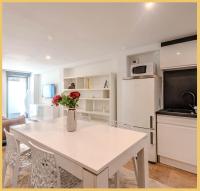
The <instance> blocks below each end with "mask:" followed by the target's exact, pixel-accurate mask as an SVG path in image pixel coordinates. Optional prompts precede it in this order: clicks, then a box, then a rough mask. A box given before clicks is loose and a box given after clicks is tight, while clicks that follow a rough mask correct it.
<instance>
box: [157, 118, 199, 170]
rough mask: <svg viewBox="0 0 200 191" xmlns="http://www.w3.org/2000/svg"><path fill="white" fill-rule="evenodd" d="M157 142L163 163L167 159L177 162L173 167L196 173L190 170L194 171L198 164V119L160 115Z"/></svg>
mask: <svg viewBox="0 0 200 191" xmlns="http://www.w3.org/2000/svg"><path fill="white" fill-rule="evenodd" d="M157 140H158V155H159V156H160V157H161V162H162V158H167V159H169V160H168V161H175V162H176V165H173V164H175V163H172V166H175V167H178V168H182V169H184V170H188V171H192V172H194V170H190V169H194V168H195V167H196V162H197V155H196V118H187V117H177V116H167V115H158V116H157ZM164 161H165V162H166V160H164ZM165 162H163V163H165ZM178 162H180V164H178ZM167 164H169V165H170V163H167ZM177 165H178V166H177ZM189 166H191V168H189Z"/></svg>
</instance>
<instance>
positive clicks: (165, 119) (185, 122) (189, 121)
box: [157, 115, 197, 128]
mask: <svg viewBox="0 0 200 191" xmlns="http://www.w3.org/2000/svg"><path fill="white" fill-rule="evenodd" d="M157 122H158V123H163V124H172V125H180V126H185V127H195V128H196V127H197V119H196V118H190V117H178V116H171V115H157Z"/></svg>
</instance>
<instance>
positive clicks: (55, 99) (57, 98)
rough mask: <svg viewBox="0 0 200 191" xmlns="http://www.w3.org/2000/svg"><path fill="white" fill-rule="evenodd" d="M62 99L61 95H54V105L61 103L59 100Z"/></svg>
mask: <svg viewBox="0 0 200 191" xmlns="http://www.w3.org/2000/svg"><path fill="white" fill-rule="evenodd" d="M61 99H62V97H61V96H60V95H56V96H54V97H53V99H52V103H53V104H54V105H56V106H58V105H59V104H58V102H59V101H60V100H61Z"/></svg>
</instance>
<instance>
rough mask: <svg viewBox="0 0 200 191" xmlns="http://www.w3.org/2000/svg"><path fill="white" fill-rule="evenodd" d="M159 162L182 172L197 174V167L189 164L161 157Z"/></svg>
mask: <svg viewBox="0 0 200 191" xmlns="http://www.w3.org/2000/svg"><path fill="white" fill-rule="evenodd" d="M159 162H160V163H163V164H166V165H169V166H173V167H175V168H178V169H181V170H185V171H188V172H191V173H194V174H197V167H196V166H194V165H191V164H188V163H184V162H180V161H177V160H173V159H169V158H166V157H163V156H159Z"/></svg>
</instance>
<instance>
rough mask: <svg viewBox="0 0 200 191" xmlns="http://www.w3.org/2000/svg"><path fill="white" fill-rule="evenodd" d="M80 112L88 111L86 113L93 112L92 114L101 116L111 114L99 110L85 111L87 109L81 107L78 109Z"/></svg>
mask: <svg viewBox="0 0 200 191" xmlns="http://www.w3.org/2000/svg"><path fill="white" fill-rule="evenodd" d="M64 110H68V109H64ZM76 111H77V112H78V113H86V114H91V115H101V116H109V115H110V114H109V113H105V112H99V111H85V110H81V109H77V110H76Z"/></svg>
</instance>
